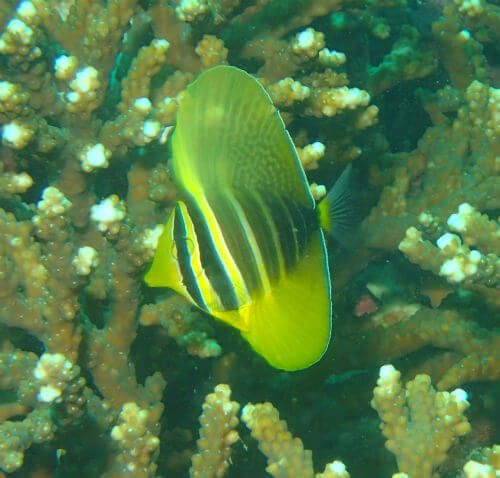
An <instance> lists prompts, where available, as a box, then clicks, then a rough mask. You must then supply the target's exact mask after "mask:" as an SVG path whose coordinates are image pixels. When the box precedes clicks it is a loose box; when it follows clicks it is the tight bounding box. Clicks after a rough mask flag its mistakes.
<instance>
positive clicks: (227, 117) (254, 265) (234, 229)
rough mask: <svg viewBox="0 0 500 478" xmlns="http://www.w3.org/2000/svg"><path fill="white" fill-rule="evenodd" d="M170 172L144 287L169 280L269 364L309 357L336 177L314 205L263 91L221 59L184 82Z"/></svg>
mask: <svg viewBox="0 0 500 478" xmlns="http://www.w3.org/2000/svg"><path fill="white" fill-rule="evenodd" d="M172 171H173V178H174V181H175V184H176V185H177V188H178V193H179V198H180V199H179V201H178V202H177V204H176V206H175V207H174V209H173V210H172V212H171V214H170V216H169V218H168V220H167V223H166V226H165V229H164V232H163V234H162V236H161V237H160V240H159V243H158V248H157V251H156V254H155V257H154V260H153V262H152V264H151V267H150V269H149V271H148V272H147V273H146V275H145V281H146V283H147V284H148V285H149V286H152V287H170V288H172V289H174V290H175V291H177V292H178V293H179V294H181V295H183V296H184V297H186V298H187V299H189V300H190V301H191V302H192V303H193V304H194V305H195V306H197V307H199V308H200V309H201V310H203V311H205V312H207V313H209V314H211V315H212V316H214V317H216V318H218V319H220V320H222V321H224V322H226V323H228V324H230V325H231V326H233V327H236V328H237V329H238V330H239V331H240V332H241V335H242V336H243V337H244V338H245V339H246V340H247V341H248V342H249V343H250V345H251V346H252V347H253V349H254V350H255V351H256V352H257V353H259V354H260V355H262V356H263V357H264V358H265V359H266V360H267V362H268V363H269V364H271V365H272V366H273V367H276V368H278V369H283V370H298V369H303V368H306V367H309V366H310V365H312V364H313V363H315V362H316V361H318V360H319V359H320V358H321V356H322V355H323V354H324V352H325V350H326V349H327V347H328V343H329V341H330V335H331V302H330V277H329V272H328V262H327V255H326V249H325V241H324V238H323V232H322V229H321V227H322V226H324V227H328V228H330V225H331V223H332V220H333V219H332V214H333V215H335V211H337V212H338V211H339V210H340V211H341V212H342V211H343V209H342V207H343V206H342V204H344V201H343V200H342V195H343V190H344V186H343V185H342V184H344V183H345V180H343V181H340V183H341V185H340V186H338V184H339V182H337V185H336V186H334V188H333V190H332V191H331V192H330V193H329V194H328V196H327V197H326V198H325V200H323V201H322V202H321V203H320V205H319V207H318V208H317V209H315V204H314V200H313V198H312V196H311V193H310V191H309V187H308V183H307V181H306V177H305V174H304V171H303V169H302V166H301V164H300V161H299V159H298V156H297V152H296V150H295V147H294V145H293V143H292V140H291V138H290V136H289V134H288V132H287V131H286V129H285V126H284V123H283V121H282V119H281V117H280V115H279V113H278V111H277V110H276V108H275V107H274V106H273V104H272V101H271V99H270V98H269V96H268V94H267V93H266V91H265V90H264V88H263V87H262V86H261V85H260V84H259V83H258V82H257V80H256V79H255V78H253V77H252V76H250V75H249V74H247V73H246V72H244V71H242V70H240V69H238V68H235V67H231V66H218V67H214V68H212V69H210V70H207V71H205V72H204V73H202V74H201V75H200V76H199V77H198V78H197V79H196V80H195V81H194V82H193V83H192V84H191V85H190V86H189V87H188V88H187V90H186V92H185V95H184V97H183V99H182V102H181V105H180V107H179V111H178V114H177V125H176V127H175V130H174V133H173V136H172ZM342 176H345V175H344V174H343V175H342ZM339 205H340V207H339ZM338 224H340V225H341V224H342V221H340V222H338Z"/></svg>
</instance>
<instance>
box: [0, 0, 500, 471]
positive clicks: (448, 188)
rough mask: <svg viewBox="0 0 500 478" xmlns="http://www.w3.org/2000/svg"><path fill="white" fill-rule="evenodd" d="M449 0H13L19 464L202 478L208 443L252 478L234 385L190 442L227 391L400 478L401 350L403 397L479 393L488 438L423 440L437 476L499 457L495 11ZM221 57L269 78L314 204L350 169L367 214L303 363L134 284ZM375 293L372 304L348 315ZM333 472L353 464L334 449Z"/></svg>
mask: <svg viewBox="0 0 500 478" xmlns="http://www.w3.org/2000/svg"><path fill="white" fill-rule="evenodd" d="M431 3H432V5H431ZM443 3H445V4H446V6H445V8H441V6H440V5H441V4H440V3H439V2H409V5H408V6H407V5H406V4H405V2H404V1H402V0H370V1H368V2H359V1H356V0H334V1H331V0H311V1H303V0H289V1H286V2H285V1H281V0H279V1H266V0H263V1H249V2H240V1H236V0H223V1H217V0H208V1H204V0H203V1H195V0H193V1H185V0H182V1H181V0H178V1H177V0H172V1H169V0H159V1H156V2H136V1H135V0H113V1H109V2H104V1H101V0H99V1H94V2H87V1H84V0H74V1H69V2H59V1H54V0H25V1H22V2H17V1H10V0H8V1H4V2H1V4H0V125H1V132H0V134H1V145H0V251H1V252H0V469H2V471H3V472H6V473H9V474H10V473H17V475H14V476H23V477H24V476H36V475H37V474H38V476H63V475H64V476H78V477H82V478H85V477H88V476H92V477H96V476H99V477H127V476H138V477H155V476H158V477H160V476H186V473H187V470H188V468H189V461H190V457H191V456H193V463H194V462H196V463H197V465H196V467H197V470H198V471H197V473H199V476H204V475H203V474H204V473H207V474H208V476H212V475H213V474H214V473H216V475H215V476H219V475H222V473H225V475H226V476H238V477H244V476H260V475H261V474H262V470H263V467H264V465H263V464H262V460H261V459H260V458H259V457H258V455H257V454H256V453H255V452H254V451H252V449H251V448H252V447H251V445H250V443H251V441H250V442H249V450H246V449H245V446H246V445H244V444H245V443H247V442H248V440H247V435H246V432H245V431H244V430H242V429H241V427H240V429H236V428H231V427H236V422H237V408H238V405H237V403H236V402H234V401H230V399H229V388H225V387H223V388H222V389H221V388H217V389H216V391H215V394H211V395H208V397H207V404H206V406H205V414H204V418H203V419H202V433H201V439H200V442H199V447H200V450H199V452H198V454H195V452H194V451H193V450H194V448H195V443H194V439H193V436H194V434H195V433H194V430H195V428H197V425H196V424H195V417H194V414H195V413H196V410H197V409H198V407H199V405H200V404H201V402H202V400H203V398H204V396H205V394H206V392H207V391H208V390H209V389H210V388H212V386H213V385H214V384H216V383H221V382H224V383H230V384H231V387H232V388H233V390H235V392H236V393H235V395H236V396H237V397H238V399H240V398H239V397H245V398H246V400H251V401H252V402H261V401H263V400H272V401H273V403H276V404H277V405H278V407H279V409H280V411H281V413H282V415H284V416H287V417H289V423H290V428H291V429H293V430H297V431H298V433H300V434H301V435H302V436H304V443H305V444H306V446H307V447H308V448H314V449H315V458H316V459H318V460H320V459H321V460H323V459H324V461H327V457H328V456H331V454H332V453H336V454H338V455H339V456H342V458H343V460H344V462H345V463H346V464H347V466H348V468H349V470H350V471H351V473H352V475H353V476H371V475H372V474H373V473H374V470H376V474H377V475H380V476H382V475H384V476H389V475H390V474H391V473H392V472H393V471H394V470H393V464H392V463H390V462H389V461H388V460H387V461H386V458H385V455H386V452H384V450H383V446H382V443H381V442H380V436H379V435H378V433H377V430H376V425H375V424H374V423H375V422H374V418H373V411H370V409H369V406H368V403H369V394H370V393H371V387H372V386H373V385H374V383H375V380H376V377H375V376H374V370H375V368H376V367H378V366H379V365H381V364H383V363H387V362H388V361H393V360H398V361H399V362H400V363H398V368H399V369H400V370H401V371H402V374H403V377H404V378H405V380H406V379H408V380H410V385H409V389H408V390H412V386H413V387H414V388H415V387H417V386H420V387H421V388H422V389H424V388H425V390H426V391H427V392H428V393H429V394H430V395H432V396H434V397H444V396H445V394H444V392H446V391H447V390H449V389H450V388H453V387H457V386H463V387H464V389H466V390H467V391H469V390H471V391H472V392H473V394H474V395H473V396H474V397H475V398H474V400H471V402H472V404H471V413H470V419H469V421H470V423H471V426H472V431H471V433H470V434H468V435H467V436H466V437H465V439H464V440H462V441H461V442H460V443H459V445H458V446H455V447H453V448H452V449H451V451H450V452H449V453H448V459H447V460H446V461H444V462H442V458H443V455H442V454H441V455H440V456H439V459H437V458H436V454H435V453H434V451H433V450H430V449H429V448H428V447H426V446H425V445H426V442H425V440H424V439H423V438H419V439H418V440H416V441H418V443H417V444H416V447H415V448H417V447H418V446H421V447H422V450H423V451H422V453H423V454H425V457H426V459H428V460H429V462H430V461H431V460H432V461H433V463H434V465H436V464H437V462H440V463H441V462H442V463H441V464H440V466H439V467H438V468H437V469H435V470H434V473H437V474H441V475H443V476H444V475H445V474H449V475H452V474H457V473H458V472H459V471H458V470H461V469H462V468H463V467H464V465H465V463H466V461H468V460H470V462H472V463H473V464H468V465H465V466H466V468H465V473H466V475H467V476H488V477H489V476H491V474H492V472H493V471H492V470H494V469H498V466H497V463H496V461H495V457H496V455H497V454H498V453H497V450H496V448H495V447H493V443H494V442H495V441H496V442H498V429H497V428H495V426H496V425H495V423H494V422H495V420H494V418H492V417H494V410H495V407H494V404H495V402H496V401H497V400H498V378H499V376H498V371H499V370H500V356H499V353H498V351H499V350H500V347H499V345H498V344H499V335H498V311H499V303H500V298H499V295H498V290H499V289H498V274H499V272H498V267H499V266H498V260H499V259H498V255H499V247H498V209H499V202H498V201H499V199H498V198H499V197H500V195H499V190H500V184H499V174H500V172H499V163H498V158H499V155H500V151H499V147H498V145H499V141H498V136H499V126H498V125H499V93H498V91H499V90H498V86H499V85H498V82H497V81H498V73H497V69H498V66H497V64H498V62H497V53H498V50H497V43H498V41H497V40H498V31H499V28H498V22H499V18H500V16H499V12H498V2H497V1H495V0H492V1H488V2H487V1H484V0H480V1H458V0H456V1H446V2H443ZM221 63H228V64H232V65H237V66H239V67H242V68H244V69H246V70H247V71H249V72H250V73H252V74H254V75H255V76H256V77H258V78H259V80H260V81H261V83H262V84H263V85H264V87H265V88H266V89H267V90H268V92H269V94H270V96H271V98H272V99H273V101H274V102H275V104H276V106H277V108H278V109H279V110H280V113H281V114H282V116H283V118H284V120H285V122H286V125H287V128H288V129H289V131H290V134H291V137H292V139H293V141H294V143H295V144H296V145H297V149H298V152H299V156H300V158H301V161H302V162H303V165H304V168H305V169H306V170H307V175H308V179H309V181H310V182H311V191H312V192H313V195H314V197H315V198H316V199H317V200H319V199H320V198H321V197H322V196H323V195H324V194H325V191H326V187H325V186H323V185H328V184H330V183H332V182H333V179H334V178H335V176H336V175H337V173H339V172H340V171H341V170H342V168H343V166H344V165H345V164H347V163H349V162H352V161H354V160H355V159H356V162H355V165H354V169H355V171H356V172H357V173H358V174H357V175H358V177H359V179H360V183H361V187H359V188H357V189H359V190H360V198H359V202H360V203H361V204H360V206H361V209H362V210H366V211H368V210H371V212H369V214H368V217H367V219H366V220H365V221H364V222H363V224H362V227H361V229H360V234H359V236H360V241H359V242H358V243H356V244H355V245H354V247H353V249H352V250H347V251H345V250H339V249H338V248H337V247H336V246H335V245H334V244H333V243H332V242H331V243H330V245H329V246H330V255H331V256H332V261H331V264H332V271H331V272H332V277H333V294H334V297H333V299H334V300H333V302H334V311H335V316H336V321H335V336H334V340H333V343H332V345H331V347H330V350H329V352H328V353H327V355H326V356H325V357H324V359H323V360H322V361H321V362H320V363H319V364H318V365H317V366H316V367H315V368H313V369H311V370H308V371H304V372H301V373H300V374H297V375H296V376H290V375H288V374H280V373H277V372H274V371H270V370H269V369H268V368H267V367H266V366H265V365H264V364H262V363H261V362H260V361H259V359H258V358H256V357H255V356H254V355H253V354H251V352H249V351H248V350H247V349H246V348H245V346H244V345H242V344H241V342H239V341H238V339H237V338H236V337H235V336H234V335H232V334H231V332H229V331H227V329H225V328H224V327H221V326H220V325H217V324H213V322H209V321H210V320H211V319H209V318H207V317H203V316H202V314H201V313H199V312H194V311H193V310H192V309H191V307H189V306H188V305H187V304H185V303H184V302H182V301H180V299H179V298H178V297H176V296H172V295H170V294H169V293H166V292H165V291H157V292H156V291H155V292H151V291H150V290H148V289H147V288H146V287H144V286H143V285H142V282H141V275H142V273H143V272H144V270H145V268H146V267H147V265H148V263H149V261H150V260H151V258H152V256H153V255H154V250H155V248H156V243H157V239H158V236H159V234H161V228H162V224H163V223H164V220H165V217H166V215H167V213H168V210H169V208H170V207H171V206H172V204H173V202H174V200H175V197H176V196H175V187H174V185H173V184H172V183H171V181H170V178H169V170H168V157H169V152H168V146H167V145H166V143H167V142H168V137H169V133H170V132H171V131H172V128H173V127H174V126H175V115H176V110H177V105H178V104H179V102H180V101H182V94H183V90H184V89H185V87H186V85H187V84H188V83H189V82H190V81H192V80H193V79H194V78H195V76H196V75H197V74H198V73H200V72H201V71H202V70H203V69H205V68H209V67H210V66H213V65H215V64H221ZM416 87H420V89H418V90H416ZM394 105H397V106H396V108H397V109H398V112H397V113H398V114H396V113H395V112H394V108H395V106H394ZM399 110H400V111H399ZM401 129H402V130H403V132H401V131H400V130H401ZM401 137H402V138H403V139H401ZM408 138H409V139H408ZM417 138H420V139H419V141H418V144H416V146H415V147H414V146H413V144H414V143H416V140H417ZM353 242H354V241H353ZM410 262H411V263H413V264H415V265H412V264H410ZM381 263H389V264H390V265H393V268H392V269H383V268H381V266H380V264H381ZM361 300H365V301H367V302H368V303H369V305H370V307H368V309H367V312H366V313H365V314H363V315H361V316H359V317H356V315H355V314H354V313H352V311H353V310H354V311H355V310H365V309H363V307H359V308H356V305H357V304H358V303H359V302H360V301H361ZM422 373H424V374H427V375H430V376H431V377H432V381H433V382H434V383H435V384H436V388H437V389H438V390H440V391H439V392H433V391H432V388H431V387H430V386H429V380H428V379H422V378H421V377H420V378H415V379H414V377H415V376H418V374H422ZM357 377H361V379H357ZM367 377H369V379H367ZM412 379H414V380H413V381H412ZM165 382H168V387H167V388H165ZM411 384H413V385H411ZM332 387H333V389H334V390H333V391H332ZM417 388H418V387H417ZM419 390H420V389H419ZM401 393H402V392H401ZM433 394H434V395H433ZM471 396H472V395H471ZM436 400H438V399H437V398H436ZM439 400H440V399H439ZM425 403H427V402H425ZM244 410H245V413H244V415H243V417H244V420H246V421H247V422H248V424H249V425H250V426H251V428H252V433H255V434H256V435H259V437H260V438H259V440H260V442H261V446H262V448H264V449H265V450H266V451H267V452H268V453H269V455H270V457H271V460H272V463H270V464H269V467H270V468H269V471H270V472H271V473H274V474H276V476H282V475H280V474H281V473H285V474H284V475H283V476H288V475H287V474H286V473H288V471H287V470H290V467H289V466H288V465H289V462H286V461H283V460H287V459H289V460H292V462H293V463H295V462H294V461H293V460H297V466H296V467H295V466H294V467H292V469H291V472H293V473H295V476H309V475H310V476H312V475H313V468H312V463H311V458H310V453H309V452H307V450H305V446H304V445H302V443H301V442H299V441H297V439H295V441H294V439H293V438H292V436H291V434H290V433H289V432H288V431H287V427H286V425H285V424H284V423H283V422H282V421H280V420H279V416H278V412H277V410H276V409H275V408H274V407H272V406H271V405H270V404H266V405H263V404H258V405H248V406H247V407H245V408H244ZM399 410H401V407H400V409H399ZM402 413H403V412H402ZM403 414H404V413H403ZM221 417H222V418H224V419H226V422H224V423H220V422H218V420H219V419H220V418H221ZM212 419H213V422H214V425H211V423H212ZM464 423H465V422H461V424H462V425H464ZM228 426H229V428H228ZM464 426H465V425H464ZM265 427H267V428H265ZM230 428H231V430H232V431H229V429H230ZM264 429H265V430H267V432H266V433H264V434H263V435H262V434H259V433H260V432H262V430H264ZM179 430H181V431H182V432H181V431H179ZM237 430H238V431H237ZM462 431H463V430H462ZM276 433H277V434H278V435H276ZM237 434H239V435H240V436H241V440H242V441H240V440H236V438H237ZM179 436H181V437H182V440H177V439H176V437H179ZM221 436H223V437H224V438H222V439H221ZM415 436H416V437H422V435H421V434H420V435H419V434H418V433H416V434H415ZM96 437H97V438H96ZM361 437H362V438H361ZM275 438H276V441H273V440H274V439H275ZM406 438H407V437H406ZM450 440H451V441H452V442H453V441H456V440H455V438H451V439H450ZM176 441H180V442H181V443H180V444H177V443H176ZM310 443H312V445H310ZM365 443H366V444H367V445H364V444H365ZM221 446H222V451H221V454H217V451H216V450H217V449H218V447H221ZM229 446H231V447H232V449H233V452H232V455H233V456H232V458H231V456H230V449H229ZM401 447H403V448H404V440H403V436H401V437H399V436H398V439H396V440H395V444H394V448H395V449H398V450H401ZM488 447H493V448H490V449H488ZM203 450H207V452H206V454H208V455H210V456H211V459H212V458H213V460H212V461H210V463H211V464H210V465H206V464H205V462H204V461H203V460H201V459H199V457H204V456H205V455H204V452H203ZM443 450H444V449H441V451H443ZM477 450H481V451H480V452H479V451H477ZM443 452H444V451H443ZM400 455H401V454H400ZM402 456H405V453H402ZM55 457H56V458H57V459H55ZM344 457H345V458H344ZM259 460H260V461H259ZM398 461H404V459H403V458H400V457H399V456H398ZM214 463H215V465H214ZM231 463H232V465H233V466H228V464H231ZM193 467H195V465H194V464H193ZM214 467H215V468H216V469H217V471H215V472H214ZM401 471H404V470H401ZM406 472H407V471H406ZM193 473H194V471H193ZM407 473H408V472H407ZM210 474H211V475H210ZM205 476H207V475H205ZM290 476H292V475H290ZM316 476H317V477H325V478H326V477H337V476H338V477H343V478H346V477H348V476H349V475H348V474H347V471H346V468H345V466H343V465H342V463H340V462H333V463H332V464H330V465H328V466H327V467H326V469H325V471H324V472H323V473H321V474H318V475H316ZM410 476H411V474H410Z"/></svg>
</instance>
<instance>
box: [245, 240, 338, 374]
mask: <svg viewBox="0 0 500 478" xmlns="http://www.w3.org/2000/svg"><path fill="white" fill-rule="evenodd" d="M325 257H326V256H325V246H324V241H323V235H322V233H321V231H318V232H317V234H316V235H315V237H313V238H311V242H310V244H309V246H308V250H307V251H306V252H305V254H304V257H303V258H302V260H301V261H300V262H299V263H298V264H297V266H296V268H294V269H293V270H292V271H290V272H289V273H288V274H286V275H284V276H283V277H282V278H281V279H280V281H279V282H278V283H277V284H276V286H275V287H274V288H273V290H272V293H270V294H267V295H265V296H263V297H259V298H256V299H255V301H253V302H252V303H251V304H250V306H249V310H248V311H247V314H245V315H248V319H247V320H248V329H247V330H242V331H241V333H242V335H243V337H244V338H245V339H246V340H248V342H249V343H250V345H251V346H252V347H253V349H254V350H255V351H256V352H257V353H259V354H260V355H262V356H263V357H264V358H265V359H266V360H267V361H268V362H269V364H270V365H272V366H273V367H276V368H278V369H282V370H289V371H292V370H300V369H304V368H307V367H309V366H310V365H312V364H314V363H315V362H317V361H318V360H319V359H320V358H321V357H322V355H323V354H324V352H325V351H326V349H327V347H328V343H329V341H330V334H331V303H330V277H329V274H328V267H327V264H326V261H325Z"/></svg>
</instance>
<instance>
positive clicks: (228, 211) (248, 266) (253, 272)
mask: <svg viewBox="0 0 500 478" xmlns="http://www.w3.org/2000/svg"><path fill="white" fill-rule="evenodd" d="M210 206H211V207H212V210H213V211H214V214H215V217H216V218H217V221H218V222H219V225H220V228H221V230H222V234H223V235H224V239H225V241H226V244H227V247H228V249H229V253H230V254H231V256H232V258H233V260H234V262H235V263H236V266H237V267H238V269H239V270H240V273H241V275H242V277H243V281H244V283H245V286H246V288H247V290H248V293H249V294H251V295H252V294H255V293H256V292H257V293H258V292H259V291H261V290H262V282H261V277H260V274H259V269H258V267H257V260H256V257H255V255H254V253H253V250H252V246H251V245H250V241H249V240H248V236H247V231H245V228H244V227H243V224H242V222H241V218H240V217H239V215H238V213H237V210H236V209H235V204H234V202H233V200H231V199H229V198H227V197H225V196H223V195H219V196H217V198H215V199H214V200H213V201H212V202H211V203H210Z"/></svg>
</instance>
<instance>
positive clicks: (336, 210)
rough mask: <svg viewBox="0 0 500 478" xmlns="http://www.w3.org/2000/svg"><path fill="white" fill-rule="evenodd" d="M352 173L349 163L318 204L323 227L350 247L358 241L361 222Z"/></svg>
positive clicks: (341, 242)
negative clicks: (358, 228)
mask: <svg viewBox="0 0 500 478" xmlns="http://www.w3.org/2000/svg"><path fill="white" fill-rule="evenodd" d="M352 174H353V173H352V164H349V165H348V166H346V168H345V169H344V171H342V174H341V175H340V176H339V178H338V179H337V181H335V184H334V185H333V186H332V188H331V189H330V191H328V194H327V195H326V196H325V197H324V198H323V199H322V200H321V201H320V203H319V204H318V216H319V222H320V225H321V227H322V229H323V230H324V231H326V232H327V233H328V234H329V235H330V236H332V237H333V238H334V239H335V240H337V241H338V242H339V243H340V244H342V245H343V246H346V247H348V248H352V247H353V241H354V242H356V231H357V226H358V224H359V214H358V212H357V209H358V208H357V201H356V197H355V193H354V188H353V186H352V183H353V180H352Z"/></svg>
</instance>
